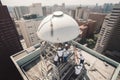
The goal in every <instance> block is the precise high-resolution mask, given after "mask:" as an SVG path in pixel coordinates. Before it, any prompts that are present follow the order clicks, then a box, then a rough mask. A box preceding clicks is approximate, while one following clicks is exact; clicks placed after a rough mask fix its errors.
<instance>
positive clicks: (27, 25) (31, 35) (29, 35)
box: [17, 15, 42, 47]
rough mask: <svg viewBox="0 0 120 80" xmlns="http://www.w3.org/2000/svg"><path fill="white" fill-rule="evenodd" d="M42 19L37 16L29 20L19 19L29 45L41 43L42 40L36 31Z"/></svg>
mask: <svg viewBox="0 0 120 80" xmlns="http://www.w3.org/2000/svg"><path fill="white" fill-rule="evenodd" d="M27 16H31V15H27ZM41 20H42V18H37V17H36V18H31V19H27V20H26V19H23V20H19V21H17V23H18V25H19V27H20V30H21V32H22V35H23V38H24V40H25V42H26V45H27V47H31V46H33V45H35V44H37V43H39V41H40V40H39V38H38V36H37V34H36V32H37V29H38V27H39V24H40V22H41Z"/></svg>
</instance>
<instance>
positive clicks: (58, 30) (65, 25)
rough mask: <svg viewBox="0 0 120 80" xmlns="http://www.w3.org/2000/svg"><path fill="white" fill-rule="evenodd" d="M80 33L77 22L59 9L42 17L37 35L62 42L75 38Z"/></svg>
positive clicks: (50, 40)
mask: <svg viewBox="0 0 120 80" xmlns="http://www.w3.org/2000/svg"><path fill="white" fill-rule="evenodd" d="M79 34H80V29H79V26H78V24H77V22H76V21H75V20H74V19H73V18H72V17H70V16H68V15H66V14H64V13H63V12H61V11H57V12H54V13H53V14H51V15H49V16H47V17H46V18H44V19H43V21H42V22H41V24H40V25H39V27H38V31H37V35H38V37H39V38H40V39H41V40H44V41H48V42H52V43H62V42H67V41H70V40H73V39H75V38H76V37H77V36H78V35H79Z"/></svg>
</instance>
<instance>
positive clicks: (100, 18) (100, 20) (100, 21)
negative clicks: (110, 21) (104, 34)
mask: <svg viewBox="0 0 120 80" xmlns="http://www.w3.org/2000/svg"><path fill="white" fill-rule="evenodd" d="M105 16H106V14H104V13H96V12H93V13H90V14H89V17H88V18H89V19H92V20H95V21H96V27H95V33H99V32H100V29H101V27H102V24H103V21H104V18H105Z"/></svg>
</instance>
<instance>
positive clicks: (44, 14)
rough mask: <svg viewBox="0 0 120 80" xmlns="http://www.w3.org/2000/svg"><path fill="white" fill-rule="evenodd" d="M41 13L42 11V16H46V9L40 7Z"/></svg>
mask: <svg viewBox="0 0 120 80" xmlns="http://www.w3.org/2000/svg"><path fill="white" fill-rule="evenodd" d="M42 11H43V16H47V10H46V7H45V6H44V7H42Z"/></svg>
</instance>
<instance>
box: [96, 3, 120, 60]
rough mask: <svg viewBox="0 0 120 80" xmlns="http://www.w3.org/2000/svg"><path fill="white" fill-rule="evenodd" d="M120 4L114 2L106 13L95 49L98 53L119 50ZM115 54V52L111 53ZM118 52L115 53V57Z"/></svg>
mask: <svg viewBox="0 0 120 80" xmlns="http://www.w3.org/2000/svg"><path fill="white" fill-rule="evenodd" d="M119 41H120V4H116V5H115V6H114V8H113V10H112V12H111V14H109V15H107V17H106V18H105V20H104V23H103V25H102V28H101V31H100V36H99V38H98V40H97V44H96V46H95V50H96V51H98V52H100V53H105V52H106V51H111V52H113V51H117V52H120V42H119ZM112 55H116V54H112ZM118 55H119V58H120V53H119V54H117V57H118Z"/></svg>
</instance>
